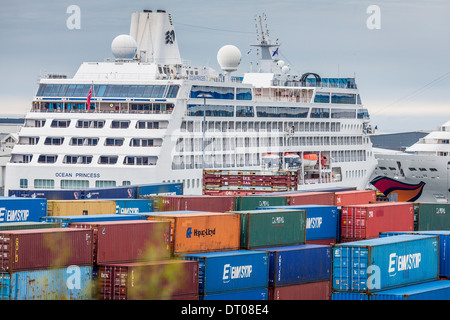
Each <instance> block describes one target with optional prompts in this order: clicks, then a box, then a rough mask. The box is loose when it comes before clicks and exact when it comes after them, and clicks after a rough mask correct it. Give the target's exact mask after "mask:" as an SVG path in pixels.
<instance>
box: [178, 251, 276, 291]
mask: <svg viewBox="0 0 450 320" xmlns="http://www.w3.org/2000/svg"><path fill="white" fill-rule="evenodd" d="M184 258H185V259H186V260H196V261H199V295H209V294H211V293H220V292H227V291H235V290H244V289H257V288H267V284H268V271H269V264H268V257H267V253H266V252H264V251H252V250H236V251H220V252H207V253H197V254H189V255H185V256H184Z"/></svg>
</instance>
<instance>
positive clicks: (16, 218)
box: [0, 197, 47, 223]
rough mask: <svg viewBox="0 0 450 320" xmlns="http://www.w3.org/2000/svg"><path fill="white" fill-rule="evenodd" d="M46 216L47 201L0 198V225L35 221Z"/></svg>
mask: <svg viewBox="0 0 450 320" xmlns="http://www.w3.org/2000/svg"><path fill="white" fill-rule="evenodd" d="M46 215H47V200H45V199H22V198H8V197H2V198H0V223H4V222H22V221H35V222H38V221H39V219H40V218H41V217H43V216H46Z"/></svg>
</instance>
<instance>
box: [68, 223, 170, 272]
mask: <svg viewBox="0 0 450 320" xmlns="http://www.w3.org/2000/svg"><path fill="white" fill-rule="evenodd" d="M73 228H88V229H90V230H93V231H94V263H96V264H105V263H122V262H137V261H152V260H162V259H168V258H170V249H169V237H170V223H169V222H164V221H147V220H136V221H129V220H127V221H102V222H80V223H69V229H73ZM75 230H76V229H75Z"/></svg>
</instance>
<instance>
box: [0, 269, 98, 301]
mask: <svg viewBox="0 0 450 320" xmlns="http://www.w3.org/2000/svg"><path fill="white" fill-rule="evenodd" d="M75 275H76V285H73V286H69V285H68V283H72V282H71V281H72V280H73V278H74V276H75ZM91 289H92V266H70V267H68V268H57V269H53V268H52V269H42V270H24V271H15V272H12V273H0V300H91V299H92V291H91Z"/></svg>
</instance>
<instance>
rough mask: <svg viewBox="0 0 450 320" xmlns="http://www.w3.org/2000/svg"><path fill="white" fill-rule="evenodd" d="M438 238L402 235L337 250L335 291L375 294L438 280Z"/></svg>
mask: <svg viewBox="0 0 450 320" xmlns="http://www.w3.org/2000/svg"><path fill="white" fill-rule="evenodd" d="M438 241H439V239H438V237H437V236H421V235H399V236H395V237H385V238H377V239H370V240H361V241H355V242H348V243H340V244H337V245H335V246H334V247H333V273H332V280H333V290H334V291H353V292H365V293H370V292H375V291H381V290H386V289H391V288H395V287H400V286H405V285H411V284H416V283H420V282H426V281H432V280H437V279H438V277H439V243H438Z"/></svg>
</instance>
